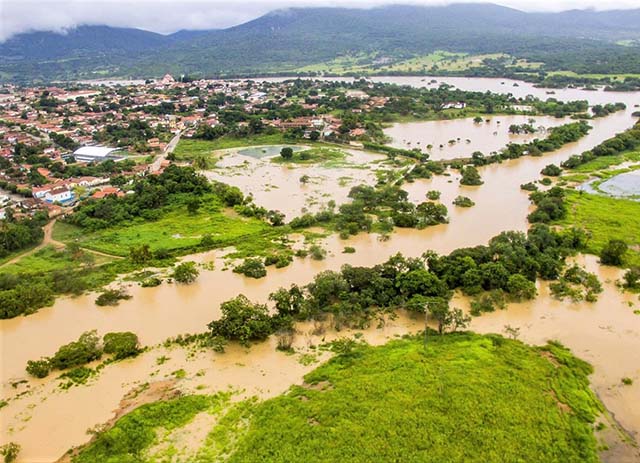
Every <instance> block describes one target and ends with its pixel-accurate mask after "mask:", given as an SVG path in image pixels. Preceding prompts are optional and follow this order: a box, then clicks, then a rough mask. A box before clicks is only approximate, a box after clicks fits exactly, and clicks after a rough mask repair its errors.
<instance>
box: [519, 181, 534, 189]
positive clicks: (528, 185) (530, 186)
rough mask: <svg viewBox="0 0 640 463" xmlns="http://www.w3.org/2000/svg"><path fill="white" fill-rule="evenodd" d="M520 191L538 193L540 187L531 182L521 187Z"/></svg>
mask: <svg viewBox="0 0 640 463" xmlns="http://www.w3.org/2000/svg"><path fill="white" fill-rule="evenodd" d="M520 189H521V190H524V191H538V186H537V185H536V184H535V183H533V182H529V183H523V184H522V185H520Z"/></svg>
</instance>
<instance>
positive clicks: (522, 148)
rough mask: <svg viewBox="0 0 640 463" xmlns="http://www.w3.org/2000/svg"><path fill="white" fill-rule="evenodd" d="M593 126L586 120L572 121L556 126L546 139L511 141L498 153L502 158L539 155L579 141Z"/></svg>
mask: <svg viewBox="0 0 640 463" xmlns="http://www.w3.org/2000/svg"><path fill="white" fill-rule="evenodd" d="M590 129H591V126H589V124H587V123H586V122H585V121H579V122H571V123H569V124H564V125H560V126H558V127H554V128H552V129H551V130H550V131H549V135H548V136H547V137H546V138H544V139H535V140H533V141H531V142H529V143H523V144H517V143H509V144H508V145H507V146H506V147H505V148H504V149H503V150H502V151H501V152H500V154H499V155H498V156H499V158H500V159H517V158H519V157H521V156H524V155H529V156H539V155H541V154H543V153H548V152H550V151H555V150H557V149H558V148H561V147H562V146H563V145H566V144H567V143H572V142H575V141H578V140H579V139H580V138H582V137H584V136H585V135H586V134H587V133H588V132H589V130H590Z"/></svg>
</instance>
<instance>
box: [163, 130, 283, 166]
mask: <svg viewBox="0 0 640 463" xmlns="http://www.w3.org/2000/svg"><path fill="white" fill-rule="evenodd" d="M282 144H287V141H286V140H285V139H284V137H283V136H282V133H274V134H269V135H256V136H252V137H245V138H232V137H226V136H225V137H221V138H218V139H217V140H198V139H190V138H182V139H180V142H179V143H178V146H176V149H175V151H174V154H175V156H176V159H177V160H178V161H192V160H193V159H194V158H196V157H198V156H201V155H205V156H211V155H212V154H213V152H214V151H216V150H223V149H229V148H240V147H242V146H257V145H282Z"/></svg>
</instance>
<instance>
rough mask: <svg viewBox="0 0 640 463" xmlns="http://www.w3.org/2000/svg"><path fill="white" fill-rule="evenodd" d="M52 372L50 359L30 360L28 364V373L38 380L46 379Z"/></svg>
mask: <svg viewBox="0 0 640 463" xmlns="http://www.w3.org/2000/svg"><path fill="white" fill-rule="evenodd" d="M50 371H51V365H50V364H49V360H48V359H40V360H29V361H28V362H27V373H29V374H30V375H31V376H35V377H36V378H44V377H46V376H47V375H48V374H49V372H50Z"/></svg>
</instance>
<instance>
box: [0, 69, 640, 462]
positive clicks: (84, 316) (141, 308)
mask: <svg viewBox="0 0 640 463" xmlns="http://www.w3.org/2000/svg"><path fill="white" fill-rule="evenodd" d="M377 80H392V81H394V82H398V83H408V84H412V83H414V84H424V82H422V81H421V78H415V79H413V78H403V77H399V78H386V79H383V78H380V79H377ZM438 80H440V81H445V80H446V81H455V82H458V84H457V85H459V86H460V87H461V88H467V89H477V90H481V91H485V90H492V91H496V90H497V91H500V89H501V88H502V90H503V91H504V90H508V91H509V92H514V93H515V92H519V93H522V92H531V93H532V94H536V93H540V92H544V91H543V90H540V89H535V88H533V87H531V86H530V84H526V83H521V84H520V87H512V86H511V85H510V84H509V83H508V82H509V81H507V83H506V85H505V86H502V85H500V81H496V80H491V79H462V78H451V79H438ZM451 83H453V82H451ZM471 87H473V88H471ZM525 94H526V93H525ZM555 96H556V97H558V98H560V99H589V100H590V101H591V102H592V103H604V102H612V101H624V102H625V103H627V106H628V107H629V108H633V105H634V104H637V103H640V94H638V93H628V94H614V93H606V92H581V91H578V90H565V91H562V90H559V91H557V95H555ZM631 112H632V110H627V111H622V112H618V113H615V114H613V115H611V116H608V117H606V118H601V119H596V120H593V121H591V122H590V123H591V125H592V126H593V130H592V131H591V132H590V133H589V134H588V135H587V136H586V137H584V138H583V139H581V140H580V141H578V142H576V143H573V144H571V145H567V146H565V147H563V148H562V149H560V150H558V151H556V152H553V153H549V154H546V155H545V156H543V157H539V158H535V157H526V158H521V159H518V160H510V161H505V162H503V163H502V164H493V165H490V166H486V167H483V168H481V169H479V170H480V173H481V175H482V177H483V180H484V182H485V183H484V185H482V186H479V187H462V186H460V185H459V176H458V175H457V174H455V173H454V174H452V175H451V176H450V177H448V176H437V177H434V178H433V179H430V180H419V181H416V182H414V183H411V184H406V185H404V186H403V188H405V189H407V191H408V192H409V195H410V199H411V200H412V201H415V202H419V201H423V200H424V199H425V193H426V192H427V191H428V190H432V189H436V190H440V191H442V201H443V203H445V204H446V205H447V206H448V207H449V211H450V219H451V220H450V223H449V224H448V225H438V226H435V227H430V228H427V229H425V230H407V229H402V230H399V231H398V232H397V233H394V234H393V235H392V237H391V238H390V239H389V240H388V241H384V242H381V241H379V240H378V237H377V236H376V235H373V234H371V235H366V234H362V235H359V236H356V237H353V238H351V239H349V240H346V241H343V240H340V239H339V238H338V237H336V236H331V237H329V238H327V239H326V240H325V243H324V246H325V247H326V249H327V250H328V251H329V255H328V257H327V259H326V260H325V261H313V260H309V259H307V260H301V259H296V260H295V261H294V262H293V263H292V264H291V265H290V266H289V267H286V268H283V269H273V268H270V269H269V275H268V277H267V278H265V279H261V280H252V279H246V278H243V277H242V276H239V275H237V274H234V273H232V272H230V271H224V270H223V267H224V266H223V263H222V261H221V257H222V255H223V254H224V252H223V251H217V252H212V253H209V254H207V256H208V257H207V258H210V259H217V260H216V266H215V270H213V271H204V272H203V273H202V274H201V276H200V278H199V280H198V282H197V283H196V284H194V285H190V286H182V285H181V286H178V285H170V284H164V285H161V286H159V287H156V288H141V287H138V286H132V287H131V288H130V289H129V291H130V293H131V294H132V295H133V299H131V300H129V301H123V302H122V303H121V304H120V305H119V306H117V307H112V308H100V307H97V306H96V305H95V304H94V300H95V295H84V296H80V297H76V298H63V299H59V300H58V301H56V303H55V304H54V306H53V307H51V308H45V309H42V310H40V311H39V312H37V313H36V314H33V315H29V316H27V317H19V318H16V319H12V320H2V321H0V336H1V338H0V349H1V351H0V355H1V358H2V361H3V363H2V371H1V372H0V373H1V378H2V393H3V397H14V396H16V394H19V393H20V392H22V391H24V390H26V386H25V385H24V384H23V385H18V386H17V388H13V387H12V386H11V383H12V382H15V381H18V380H20V379H22V378H25V376H26V374H25V372H24V367H25V364H26V362H27V360H30V359H38V358H40V357H42V356H46V355H51V354H52V353H53V352H55V351H56V349H57V348H58V347H59V346H60V345H62V344H65V343H68V342H70V341H72V340H75V339H77V338H78V336H79V335H80V334H81V333H82V332H84V331H87V330H91V329H94V328H97V329H98V330H99V333H101V334H104V333H106V332H109V331H133V332H136V333H137V334H138V335H139V337H140V339H141V342H142V343H143V344H144V345H154V344H157V343H160V342H162V341H163V340H164V339H166V338H168V337H172V336H175V335H177V334H179V333H193V332H200V331H203V330H204V329H205V326H206V324H207V323H208V322H209V321H211V320H213V319H214V318H217V317H218V316H219V305H220V303H221V302H222V301H225V300H227V299H229V298H232V297H234V296H236V295H238V294H241V293H242V294H245V295H247V296H248V297H249V298H250V299H253V300H256V301H264V302H266V301H267V298H268V295H269V293H270V292H272V291H273V290H274V289H277V288H279V287H281V286H289V285H290V284H292V283H297V284H305V283H307V282H309V281H310V280H311V279H312V278H313V276H314V275H315V274H316V273H318V272H320V271H322V270H326V269H338V268H340V266H341V265H343V264H344V263H350V264H352V265H366V266H370V265H374V264H377V263H380V262H382V261H384V260H385V259H387V258H388V257H389V256H390V255H393V254H395V253H396V252H402V253H403V254H405V255H407V256H419V255H420V254H422V253H423V252H424V251H425V250H427V249H433V250H435V251H437V252H439V253H448V252H450V251H452V250H454V249H456V248H459V247H464V246H474V245H478V244H485V243H486V242H487V241H488V240H489V239H490V238H491V237H492V236H495V235H496V234H498V233H499V232H501V231H503V230H522V231H524V230H526V227H527V223H526V215H527V213H528V211H529V208H530V204H529V201H528V198H527V194H526V193H525V192H522V191H521V190H520V188H519V187H520V185H521V184H523V183H527V182H529V181H532V180H535V179H537V178H539V172H540V170H541V169H542V168H543V167H544V166H545V165H546V164H549V163H555V164H559V163H560V162H561V161H562V160H564V159H566V158H568V157H569V156H570V155H572V154H576V153H580V152H582V151H585V150H587V149H589V148H591V147H593V146H594V145H597V144H598V143H600V142H602V141H603V140H605V139H607V138H609V137H611V136H613V135H614V134H616V133H618V132H621V131H623V130H625V129H626V128H628V127H630V126H631V125H632V124H633V123H634V122H635V119H634V118H633V117H632V116H631ZM487 148H489V147H485V148H483V149H480V151H483V152H485V153H486V152H489V151H491V149H487ZM352 155H353V157H352V158H351V159H350V162H352V163H353V164H356V165H357V164H366V166H367V167H368V168H366V169H357V168H344V170H340V169H343V168H342V167H341V168H340V169H322V168H321V167H318V166H305V167H301V168H291V169H290V168H287V167H283V166H279V165H273V164H268V165H267V166H266V167H265V166H264V164H265V163H267V162H268V161H267V160H259V159H254V158H251V157H248V156H238V155H230V156H227V157H224V158H223V159H222V160H221V161H220V163H219V164H218V165H219V166H221V169H219V170H216V171H211V172H210V173H209V177H210V178H215V179H223V180H224V181H227V182H228V183H231V184H235V185H238V186H240V187H241V188H243V189H244V190H245V191H246V192H252V193H253V195H254V198H255V202H256V203H257V204H259V205H263V206H265V207H267V208H268V209H280V210H283V211H287V213H288V214H290V217H291V216H292V215H298V213H299V211H300V209H301V208H303V207H319V206H313V205H311V204H310V202H313V201H317V204H320V203H322V202H323V201H325V202H326V201H328V200H329V199H335V200H336V201H337V202H338V203H340V202H342V201H346V194H347V193H348V190H349V188H350V187H351V186H352V184H353V183H354V182H361V181H367V182H369V183H372V182H374V181H375V175H374V172H373V170H374V169H375V168H377V167H375V166H376V165H375V164H373V165H372V160H373V161H379V160H381V159H383V157H382V156H378V157H375V156H373V157H372V156H370V155H368V154H363V153H359V152H353V153H352ZM245 161H246V163H245ZM221 163H222V164H221ZM372 166H373V167H372ZM303 173H307V174H308V175H310V177H311V179H312V182H311V183H310V184H307V185H301V184H300V182H299V177H300V176H301V175H303ZM342 177H348V178H342ZM348 182H352V183H348ZM266 184H268V185H271V186H268V185H266ZM459 194H463V195H465V196H469V197H470V198H471V199H472V200H473V201H475V203H476V206H475V207H473V208H470V209H462V208H455V207H453V206H451V201H452V200H453V198H455V197H456V196H457V195H459ZM344 246H353V247H354V248H355V249H356V253H355V254H342V249H343V248H344ZM587 264H588V266H589V268H590V269H591V270H592V271H597V272H598V273H599V274H600V275H601V278H603V279H608V280H610V283H608V284H606V285H605V293H604V294H603V295H602V296H601V298H600V301H599V302H598V303H597V304H586V303H582V304H573V303H569V302H558V301H555V300H553V299H551V298H550V297H549V295H548V290H547V289H546V287H545V285H542V286H541V288H540V293H541V296H540V298H538V299H537V300H535V301H533V302H531V303H528V304H516V305H513V306H511V307H510V308H509V310H507V311H500V312H496V313H493V314H489V315H487V316H483V317H480V318H478V319H476V320H474V322H473V326H472V328H473V329H474V330H478V331H480V332H487V331H497V332H501V331H502V329H503V327H504V325H505V324H510V325H513V326H516V327H520V328H521V338H522V339H523V340H524V341H527V342H533V343H541V342H544V341H545V340H547V339H553V338H555V339H559V340H560V341H562V342H563V343H565V344H566V345H567V346H568V347H570V348H571V349H572V350H574V352H575V353H576V354H577V355H578V356H580V357H582V358H585V359H586V360H588V361H590V362H592V363H593V365H594V366H595V373H594V375H593V382H594V387H595V388H596V390H597V391H598V393H599V394H600V396H601V397H602V399H603V400H604V403H605V405H606V406H607V407H608V408H609V409H610V410H612V411H613V412H614V414H615V416H616V418H617V419H618V420H619V421H620V422H621V423H622V424H623V425H624V426H625V427H626V428H627V429H629V430H632V431H634V432H636V433H637V432H640V400H637V398H638V397H640V371H639V365H640V362H639V361H638V360H640V359H639V358H638V352H640V326H639V325H640V323H639V320H640V319H639V318H638V316H637V315H634V313H633V310H634V308H637V306H638V302H637V296H634V297H633V298H632V297H631V296H628V295H622V294H621V293H620V292H619V291H618V290H617V289H616V288H615V286H614V284H613V281H614V280H615V279H616V278H618V276H619V273H618V272H617V271H615V270H612V269H608V268H604V267H599V266H598V265H597V264H596V263H595V261H594V260H593V259H590V260H588V261H587ZM456 303H457V304H459V305H461V306H465V304H467V302H466V301H465V300H464V299H461V298H459V297H458V298H457V299H456ZM419 326H420V324H419V322H417V321H412V320H405V319H399V320H397V321H394V322H389V323H388V324H387V325H386V326H385V328H384V330H382V331H377V330H376V329H375V327H374V328H372V329H371V330H370V333H371V334H369V335H367V336H368V339H369V340H371V341H372V342H384V340H385V339H387V337H388V336H390V335H393V334H395V333H401V332H406V331H407V330H412V329H418V328H419ZM385 330H386V331H385ZM394 330H395V331H394ZM299 338H300V339H299V340H298V342H300V343H301V345H300V346H301V347H304V346H305V345H306V344H307V341H312V340H313V338H312V336H311V335H310V334H306V335H301V336H300V337H299ZM274 342H275V341H274V340H271V341H270V342H269V343H264V344H261V345H259V346H256V347H254V348H252V349H251V352H250V353H246V352H245V351H244V350H243V349H240V348H236V349H231V350H230V351H229V352H228V353H227V354H225V355H222V356H220V355H216V354H213V353H210V352H208V353H203V354H199V355H197V356H196V357H194V358H188V356H187V354H186V353H185V352H184V351H183V350H181V349H174V350H171V351H169V352H166V353H164V351H163V350H162V349H160V350H153V351H151V352H148V353H145V354H144V355H142V356H141V357H140V358H138V359H133V360H128V361H125V362H123V363H119V364H116V365H112V366H110V367H107V368H105V370H104V371H103V372H102V373H101V374H100V376H99V377H98V378H97V379H96V381H95V382H94V383H92V384H91V385H88V386H81V387H74V388H72V389H70V390H68V391H61V390H59V389H57V387H56V384H57V381H56V380H55V376H56V375H55V374H53V375H51V376H50V377H49V378H47V379H46V380H43V381H35V380H30V381H29V386H30V389H33V390H34V392H33V393H31V394H28V395H25V396H22V397H21V398H19V399H17V400H11V401H10V402H9V405H8V406H6V407H3V408H2V409H0V418H1V419H2V434H3V435H2V441H3V442H5V441H15V442H18V443H20V444H21V445H22V446H23V449H24V450H23V456H22V458H23V461H53V460H54V459H55V458H57V457H58V456H60V455H61V454H62V453H63V452H64V451H65V450H66V449H67V448H69V447H70V446H72V445H75V444H79V443H81V442H83V441H85V440H86V438H87V436H86V434H85V431H86V429H87V428H88V427H90V426H93V425H95V424H97V423H100V422H104V421H106V420H108V419H109V418H110V416H111V412H112V410H114V409H115V408H116V407H117V406H118V402H119V401H120V398H121V397H122V396H123V394H124V393H125V392H126V391H128V390H130V389H131V388H132V387H134V386H135V385H136V384H139V383H144V382H147V381H154V380H156V379H158V380H159V379H163V377H165V376H171V372H172V371H175V370H177V369H180V368H184V369H185V370H186V371H187V373H188V374H187V379H186V380H184V381H183V382H182V383H181V384H182V385H181V388H184V389H185V390H187V391H188V390H193V388H195V387H196V386H198V385H199V384H204V385H205V386H206V387H207V388H208V389H206V390H207V391H210V390H214V389H221V388H226V387H227V386H228V385H232V386H234V387H236V388H244V389H246V394H261V395H265V396H269V395H273V394H277V393H279V392H282V391H284V390H286V388H287V387H288V386H289V385H290V384H292V383H295V382H299V381H300V380H301V378H302V375H303V374H304V372H306V371H309V369H311V368H313V365H310V366H303V365H301V364H300V363H299V362H298V359H297V358H296V357H295V356H286V355H284V354H281V353H278V352H276V351H275V349H274V345H273V343H274ZM161 355H166V356H167V357H169V358H170V360H168V361H167V362H166V363H165V364H164V365H157V364H156V358H157V357H159V356H161ZM200 370H202V371H204V376H202V377H199V376H196V373H197V372H199V371H200ZM624 376H628V377H631V378H634V384H633V386H626V387H621V386H620V385H619V383H620V379H621V378H622V377H624Z"/></svg>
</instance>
